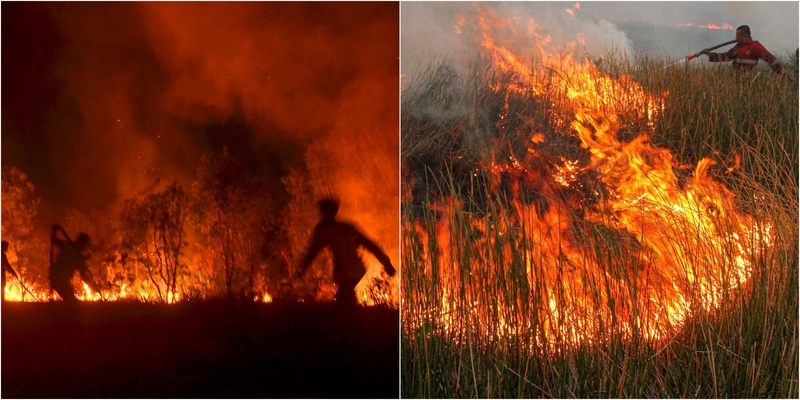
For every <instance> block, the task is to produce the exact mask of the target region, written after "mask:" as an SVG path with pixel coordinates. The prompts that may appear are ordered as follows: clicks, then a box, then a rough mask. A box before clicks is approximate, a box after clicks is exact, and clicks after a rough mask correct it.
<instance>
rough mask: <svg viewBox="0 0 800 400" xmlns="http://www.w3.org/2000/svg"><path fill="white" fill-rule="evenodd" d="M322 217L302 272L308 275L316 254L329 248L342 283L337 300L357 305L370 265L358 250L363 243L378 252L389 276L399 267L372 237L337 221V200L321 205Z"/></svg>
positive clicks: (340, 302)
mask: <svg viewBox="0 0 800 400" xmlns="http://www.w3.org/2000/svg"><path fill="white" fill-rule="evenodd" d="M317 205H318V206H319V211H320V214H321V215H322V219H321V220H320V221H319V223H317V225H316V226H315V227H314V233H313V234H312V237H311V244H310V245H309V246H308V251H307V252H306V255H305V257H303V261H302V264H301V266H300V273H301V274H304V273H305V272H306V270H307V269H308V267H309V265H311V261H313V260H314V257H316V256H317V254H318V253H319V252H320V251H321V250H322V249H323V248H325V247H328V248H330V250H331V253H333V281H334V282H336V284H337V285H338V286H339V289H338V290H337V291H336V295H335V299H336V303H337V304H340V305H347V306H355V305H356V304H357V300H356V293H355V289H356V285H358V282H360V281H361V278H363V277H364V275H365V274H366V273H367V268H366V267H365V266H364V262H363V261H362V260H361V257H359V256H358V252H357V251H356V250H357V249H358V247H359V246H362V247H364V248H365V249H367V250H369V251H370V252H371V253H372V254H374V255H375V258H377V259H378V261H380V263H381V264H383V268H384V270H386V273H388V274H389V276H394V274H395V272H396V271H395V269H394V267H393V266H392V262H391V260H389V257H388V256H387V255H386V254H385V253H384V252H383V251H382V250H381V249H380V247H378V245H376V244H375V243H374V242H372V241H371V240H369V239H367V238H366V237H365V236H364V235H363V234H362V233H361V232H359V231H358V229H356V228H355V227H354V226H353V225H350V224H348V223H345V222H341V221H337V220H336V213H338V212H339V202H338V201H337V200H334V199H324V200H322V201H320V202H319V203H318V204H317Z"/></svg>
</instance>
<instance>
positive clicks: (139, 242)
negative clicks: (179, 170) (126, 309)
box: [119, 182, 189, 301]
mask: <svg viewBox="0 0 800 400" xmlns="http://www.w3.org/2000/svg"><path fill="white" fill-rule="evenodd" d="M188 202H189V199H188V196H187V195H186V193H185V192H184V190H183V188H181V187H180V186H179V185H178V184H177V182H173V183H172V184H171V185H169V186H167V187H165V188H163V189H161V190H154V189H153V188H149V189H146V190H145V191H143V192H142V193H140V194H139V195H138V196H137V197H135V198H133V199H130V200H127V201H126V202H125V205H124V208H123V210H122V213H121V215H120V220H119V229H120V232H119V234H120V236H121V238H120V251H121V253H122V260H123V264H125V265H126V267H127V268H130V267H131V266H132V267H133V268H135V269H136V271H134V272H133V273H134V275H136V276H137V277H138V273H137V272H138V270H139V268H142V269H143V270H144V272H145V273H146V275H147V279H148V280H149V282H150V283H152V285H153V286H154V287H155V289H156V291H157V292H158V296H159V298H160V299H161V300H162V301H172V300H173V296H175V295H176V294H177V284H178V278H179V274H180V273H181V272H182V269H185V268H186V265H185V264H183V263H182V262H181V261H182V258H181V257H182V250H183V248H184V247H185V246H186V243H185V241H184V240H185V225H186V221H187V218H188Z"/></svg>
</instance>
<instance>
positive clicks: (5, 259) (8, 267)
mask: <svg viewBox="0 0 800 400" xmlns="http://www.w3.org/2000/svg"><path fill="white" fill-rule="evenodd" d="M6 251H8V242H6V241H5V240H3V288H2V291H3V292H2V300H3V301H5V300H6V272H8V273H9V274H11V275H14V277H15V278H17V279H19V276H17V271H14V268H11V263H9V262H8V257H6Z"/></svg>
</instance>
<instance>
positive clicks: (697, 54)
mask: <svg viewBox="0 0 800 400" xmlns="http://www.w3.org/2000/svg"><path fill="white" fill-rule="evenodd" d="M733 43H736V40H730V41H727V42H725V43H721V44H718V45H716V46H714V47H709V48H707V49H703V50H701V51H699V52H697V53H694V54H692V55H690V56H689V57H686V58H684V59H681V60H678V61H675V62H674V63H672V64H670V65H669V66H670V67H672V66H675V65H678V64H681V63H685V62H687V61H691V60H693V59H695V58H697V57H700V55H701V54H703V52H704V51H711V50H716V49H718V48H720V47H722V46H727V45H729V44H733Z"/></svg>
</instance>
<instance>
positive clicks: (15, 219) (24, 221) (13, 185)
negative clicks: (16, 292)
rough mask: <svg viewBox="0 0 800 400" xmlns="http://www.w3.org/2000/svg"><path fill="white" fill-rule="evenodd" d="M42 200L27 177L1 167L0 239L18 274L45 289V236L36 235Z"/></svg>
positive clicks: (11, 169)
mask: <svg viewBox="0 0 800 400" xmlns="http://www.w3.org/2000/svg"><path fill="white" fill-rule="evenodd" d="M40 202H41V200H40V199H39V198H38V197H36V194H35V187H34V185H33V183H31V182H30V181H29V180H28V176H27V175H25V173H24V172H22V171H20V170H19V169H18V168H16V167H13V166H4V167H3V168H2V237H3V240H5V241H8V242H9V244H10V246H9V251H8V256H9V258H10V259H11V261H12V262H13V263H14V268H15V269H16V270H17V273H18V274H19V275H20V276H21V277H22V278H23V279H26V280H28V281H29V282H30V283H34V284H35V285H37V286H40V287H42V288H44V287H47V267H48V262H47V254H48V253H47V241H46V240H45V238H46V235H40V236H37V235H36V234H35V231H34V226H35V220H36V218H37V216H38V212H39V203H40Z"/></svg>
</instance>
